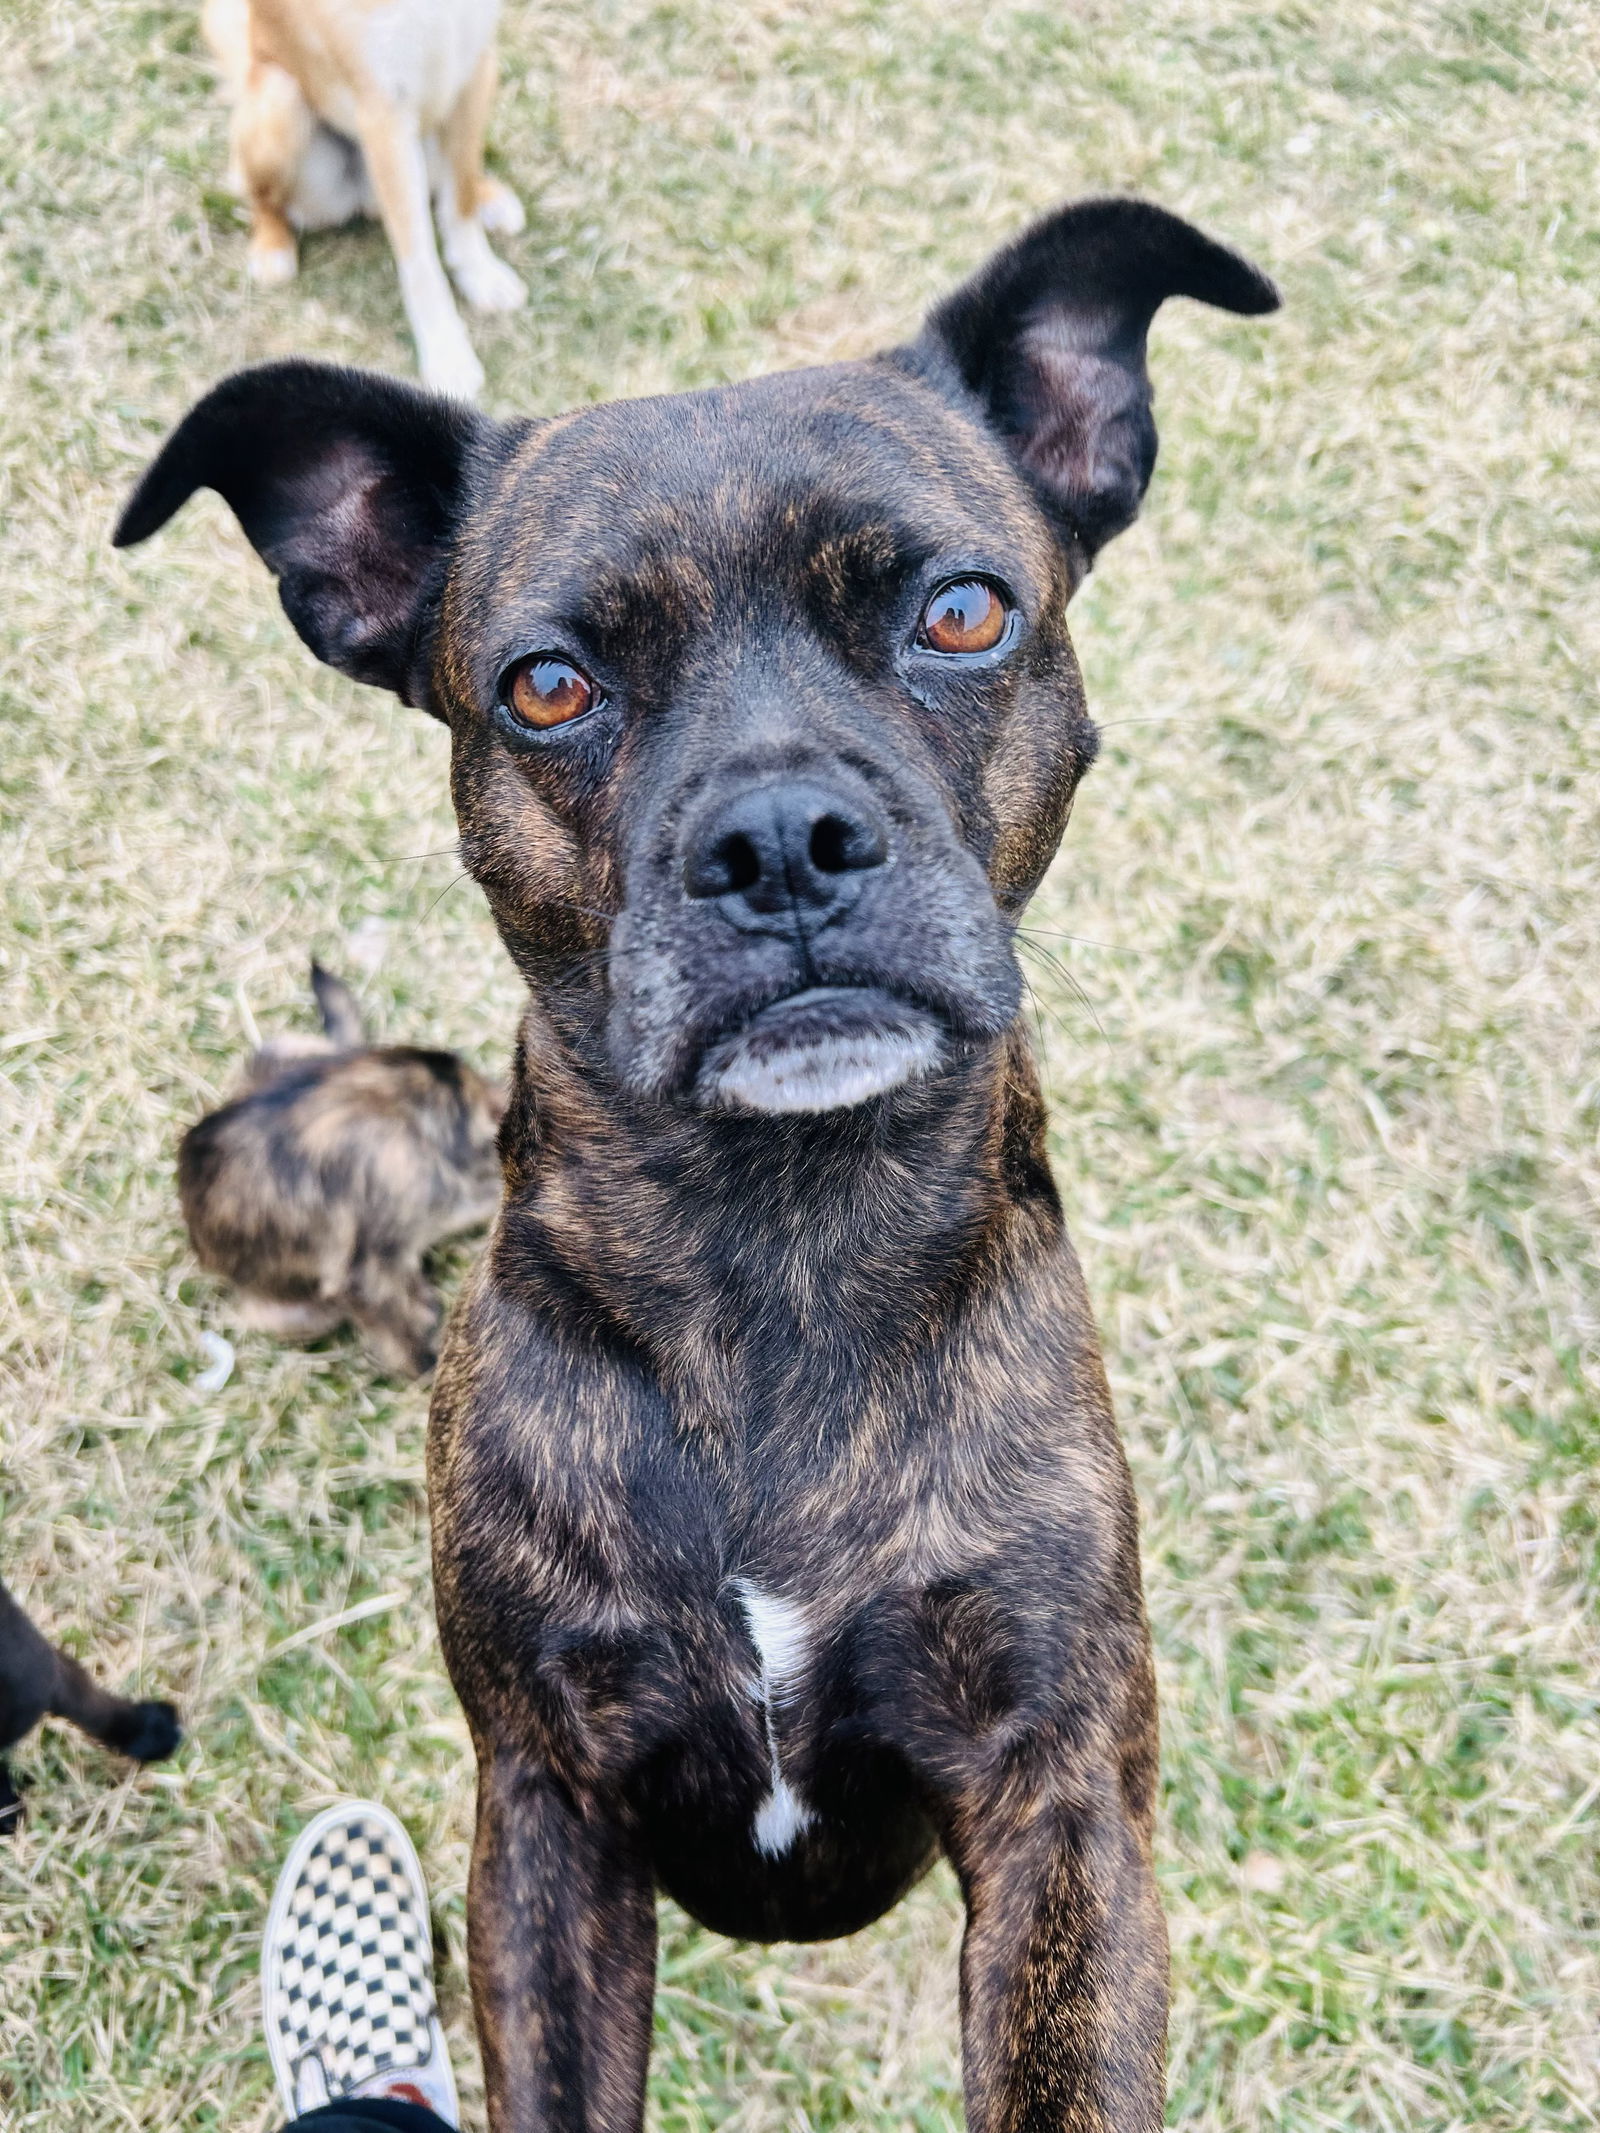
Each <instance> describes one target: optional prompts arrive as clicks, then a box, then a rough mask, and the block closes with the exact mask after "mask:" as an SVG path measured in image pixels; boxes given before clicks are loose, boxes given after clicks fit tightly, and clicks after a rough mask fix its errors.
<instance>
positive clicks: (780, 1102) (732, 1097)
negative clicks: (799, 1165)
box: [692, 985, 946, 1112]
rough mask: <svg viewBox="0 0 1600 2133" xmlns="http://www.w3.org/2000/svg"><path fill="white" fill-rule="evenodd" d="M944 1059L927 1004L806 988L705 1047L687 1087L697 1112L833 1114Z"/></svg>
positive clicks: (862, 991)
mask: <svg viewBox="0 0 1600 2133" xmlns="http://www.w3.org/2000/svg"><path fill="white" fill-rule="evenodd" d="M945 1056H946V1043H945V1033H944V1029H943V1026H942V1025H941V1023H940V1022H939V1021H938V1020H937V1019H936V1018H935V1016H933V1015H932V1014H930V1013H929V1012H928V1010H927V1009H926V1008H923V1007H918V1006H917V1005H916V1004H915V1003H914V1002H913V1001H910V1000H906V999H902V998H900V997H899V996H898V995H897V994H895V993H890V992H885V991H883V990H882V989H881V988H880V987H878V986H875V985H813V986H811V987H809V988H808V989H807V990H806V991H805V992H795V993H790V994H788V995H787V997H785V998H784V999H781V1000H774V1001H772V1002H771V1003H770V1004H769V1005H768V1006H766V1007H763V1008H760V1009H759V1010H758V1011H757V1012H756V1013H755V1014H753V1015H751V1016H750V1017H749V1019H748V1020H747V1021H744V1022H742V1023H740V1024H739V1026H738V1027H737V1028H736V1029H733V1030H730V1031H727V1032H725V1033H724V1034H723V1035H722V1036H720V1037H718V1038H716V1039H715V1040H714V1041H713V1042H712V1043H711V1044H710V1045H708V1046H707V1048H706V1050H705V1052H704V1053H703V1055H702V1057H701V1060H700V1064H699V1067H698V1069H697V1070H696V1073H695V1076H694V1081H693V1085H692V1090H693V1100H694V1102H695V1103H696V1104H698V1105H700V1106H701V1107H702V1108H704V1109H706V1110H722V1111H768V1112H794V1111H840V1110H844V1109H845V1108H847V1107H848V1106H849V1105H851V1104H860V1103H866V1102H867V1101H868V1099H869V1098H871V1097H874V1096H882V1095H884V1094H885V1093H886V1092H887V1091H888V1090H890V1089H896V1088H899V1087H900V1085H901V1084H902V1083H903V1082H907V1081H915V1080H918V1079H919V1078H920V1077H921V1076H922V1075H924V1074H931V1073H932V1072H934V1071H935V1069H936V1068H938V1067H939V1066H940V1065H941V1064H942V1063H943V1061H944V1059H945Z"/></svg>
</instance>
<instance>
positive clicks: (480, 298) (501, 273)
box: [456, 250, 528, 311]
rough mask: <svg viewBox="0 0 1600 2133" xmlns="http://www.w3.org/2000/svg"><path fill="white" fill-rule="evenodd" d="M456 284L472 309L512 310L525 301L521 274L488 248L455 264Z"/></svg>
mask: <svg viewBox="0 0 1600 2133" xmlns="http://www.w3.org/2000/svg"><path fill="white" fill-rule="evenodd" d="M456 283H457V286H458V287H459V288H460V290H461V294H462V295H463V296H464V297H465V298H466V300H467V302H468V303H469V304H470V305H471V306H472V308H473V310H474V311H515V310H517V309H518V308H519V307H520V306H521V305H523V304H525V303H526V302H527V300H528V292H527V290H526V289H525V288H524V287H523V286H522V277H521V275H520V274H516V273H514V272H513V271H512V269H511V268H510V267H508V266H507V265H506V263H505V261H504V260H503V259H496V258H495V256H494V254H493V253H492V252H490V251H487V250H486V251H485V252H484V255H483V257H482V258H481V259H470V260H464V261H463V262H462V264H461V265H460V266H459V267H457V269H456Z"/></svg>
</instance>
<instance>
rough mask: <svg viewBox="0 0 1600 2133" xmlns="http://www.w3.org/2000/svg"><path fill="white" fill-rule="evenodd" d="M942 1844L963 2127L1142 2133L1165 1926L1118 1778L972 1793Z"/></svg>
mask: <svg viewBox="0 0 1600 2133" xmlns="http://www.w3.org/2000/svg"><path fill="white" fill-rule="evenodd" d="M947 1842H948V1847H949V1850H950V1852H951V1856H952V1858H953V1860H954V1863H955V1867H956V1870H957V1872H958V1874H959V1875H960V1877H961V1882H962V1887H963V1890H964V1892H965V1895H966V1900H967V1932H966V1939H965V1941H964V1943H963V1946H962V1953H961V2029H962V2060H963V2075H964V2083H965V2089H966V2105H967V2127H968V2133H1158V2128H1159V2127H1160V2125H1161V2122H1162V2108H1163V2096H1164V2089H1165V2061H1166V2027H1167V1934H1166V1923H1165V1920H1164V1919H1163V1917H1162V1914H1161V1907H1160V1904H1159V1902H1158V1901H1157V1897H1156V1889H1155V1880H1154V1876H1153V1874H1152V1872H1151V1866H1150V1850H1149V1838H1148V1831H1147V1829H1146V1828H1145V1827H1144V1826H1143V1818H1142V1817H1136V1815H1135V1814H1134V1813H1133V1812H1132V1811H1130V1809H1129V1808H1128V1806H1127V1805H1126V1804H1125V1802H1124V1800H1123V1799H1122V1797H1121V1784H1120V1781H1119V1776H1118V1774H1117V1773H1116V1772H1114V1771H1112V1770H1107V1771H1104V1772H1102V1773H1100V1774H1099V1775H1098V1776H1097V1777H1096V1778H1094V1779H1092V1780H1090V1781H1088V1782H1086V1783H1083V1784H1079V1785H1074V1786H1073V1787H1072V1789H1071V1794H1070V1796H1066V1797H1064V1796H1062V1795H1061V1794H1060V1793H1057V1795H1056V1796H1055V1797H1053V1798H1040V1797H1039V1796H1038V1795H1037V1793H1035V1792H1034V1791H1033V1790H1032V1788H1031V1787H1029V1788H1023V1789H1021V1790H1018V1789H1015V1781H1014V1780H1013V1781H1012V1783H1011V1784H1008V1785H1005V1786H1003V1787H1000V1788H995V1789H988V1788H986V1789H985V1791H984V1793H983V1794H982V1795H979V1796H974V1797H973V1798H971V1799H970V1800H967V1801H964V1802H963V1803H962V1805H961V1809H960V1813H959V1816H958V1820H957V1824H956V1827H955V1830H954V1831H953V1833H952V1835H951V1836H950V1837H949V1838H947Z"/></svg>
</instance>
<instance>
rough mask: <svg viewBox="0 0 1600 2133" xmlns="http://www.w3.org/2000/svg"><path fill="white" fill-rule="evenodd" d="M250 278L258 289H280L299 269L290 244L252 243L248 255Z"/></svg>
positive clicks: (291, 279)
mask: <svg viewBox="0 0 1600 2133" xmlns="http://www.w3.org/2000/svg"><path fill="white" fill-rule="evenodd" d="M249 271H250V279H251V280H252V281H253V282H254V283H255V285H256V287H257V288H258V289H281V288H282V287H283V285H284V283H285V282H286V281H293V280H294V278H295V276H296V274H298V273H299V271H300V261H299V259H298V258H297V256H296V254H295V249H294V246H293V245H292V244H290V245H283V244H260V245H257V244H253V245H252V246H251V247H250V256H249Z"/></svg>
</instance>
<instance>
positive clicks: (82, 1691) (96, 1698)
mask: <svg viewBox="0 0 1600 2133" xmlns="http://www.w3.org/2000/svg"><path fill="white" fill-rule="evenodd" d="M52 1657H53V1658H54V1660H55V1663H56V1678H55V1685H54V1687H53V1689H52V1690H51V1695H50V1710H51V1714H52V1715H53V1716H54V1717H56V1718H65V1719H68V1720H69V1721H70V1722H71V1723H72V1724H73V1725H75V1726H79V1727H81V1728H82V1729H83V1731H84V1732H85V1733H87V1734H88V1735H89V1736H90V1738H91V1739H93V1740H97V1741H99V1743H100V1745H101V1746H102V1747H103V1748H114V1749H115V1750H116V1752H117V1754H118V1755H129V1756H132V1758H133V1760H134V1761H135V1762H136V1763H159V1762H160V1761H161V1760H162V1759H163V1757H165V1756H168V1755H170V1754H171V1753H172V1751H173V1750H174V1748H176V1747H177V1745H178V1743H179V1741H181V1740H182V1738H183V1731H182V1728H181V1727H180V1726H179V1724H178V1714H177V1712H176V1711H175V1710H174V1709H173V1707H172V1705H171V1704H170V1703H130V1702H129V1701H128V1699H127V1697H125V1696H113V1695H112V1694H111V1693H110V1692H109V1691H108V1690H106V1689H103V1688H101V1687H100V1685H99V1683H98V1682H96V1681H92V1680H91V1679H90V1678H89V1676H88V1675H87V1674H86V1673H85V1672H84V1670H83V1668H82V1667H81V1666H79V1664H78V1662H77V1660H76V1659H69V1658H68V1657H67V1655H66V1653H65V1652H55V1653H53V1654H52Z"/></svg>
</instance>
